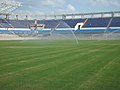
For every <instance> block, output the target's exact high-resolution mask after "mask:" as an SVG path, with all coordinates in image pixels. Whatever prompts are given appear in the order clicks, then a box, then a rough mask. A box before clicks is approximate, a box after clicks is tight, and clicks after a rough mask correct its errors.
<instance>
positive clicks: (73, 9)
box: [67, 4, 76, 12]
mask: <svg viewBox="0 0 120 90" xmlns="http://www.w3.org/2000/svg"><path fill="white" fill-rule="evenodd" d="M67 10H68V11H71V12H74V11H76V8H75V7H74V6H73V5H71V4H69V5H68V6H67Z"/></svg>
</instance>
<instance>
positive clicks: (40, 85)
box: [0, 41, 120, 90]
mask: <svg viewBox="0 0 120 90" xmlns="http://www.w3.org/2000/svg"><path fill="white" fill-rule="evenodd" d="M0 90H120V41H79V44H78V45H77V44H76V43H75V42H72V41H0Z"/></svg>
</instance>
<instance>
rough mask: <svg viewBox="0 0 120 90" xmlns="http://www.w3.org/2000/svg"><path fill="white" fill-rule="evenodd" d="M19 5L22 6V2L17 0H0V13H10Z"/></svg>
mask: <svg viewBox="0 0 120 90" xmlns="http://www.w3.org/2000/svg"><path fill="white" fill-rule="evenodd" d="M20 6H22V3H21V2H18V1H14V0H0V14H10V13H11V12H12V11H14V10H15V9H17V8H18V7H20Z"/></svg>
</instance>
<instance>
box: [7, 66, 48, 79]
mask: <svg viewBox="0 0 120 90" xmlns="http://www.w3.org/2000/svg"><path fill="white" fill-rule="evenodd" d="M47 66H48V65H47ZM48 74H49V73H48ZM14 78H15V77H14ZM7 80H8V79H7Z"/></svg>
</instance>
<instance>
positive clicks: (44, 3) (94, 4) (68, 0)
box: [15, 0, 120, 14]
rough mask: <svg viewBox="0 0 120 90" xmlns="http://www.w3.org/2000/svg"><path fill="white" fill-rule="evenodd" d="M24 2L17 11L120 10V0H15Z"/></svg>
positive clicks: (85, 11)
mask: <svg viewBox="0 0 120 90" xmlns="http://www.w3.org/2000/svg"><path fill="white" fill-rule="evenodd" d="M15 1H19V2H22V7H20V8H19V9H17V10H15V12H17V13H29V14H33V13H34V14H66V13H73V14H74V13H91V12H109V11H120V0H15Z"/></svg>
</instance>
